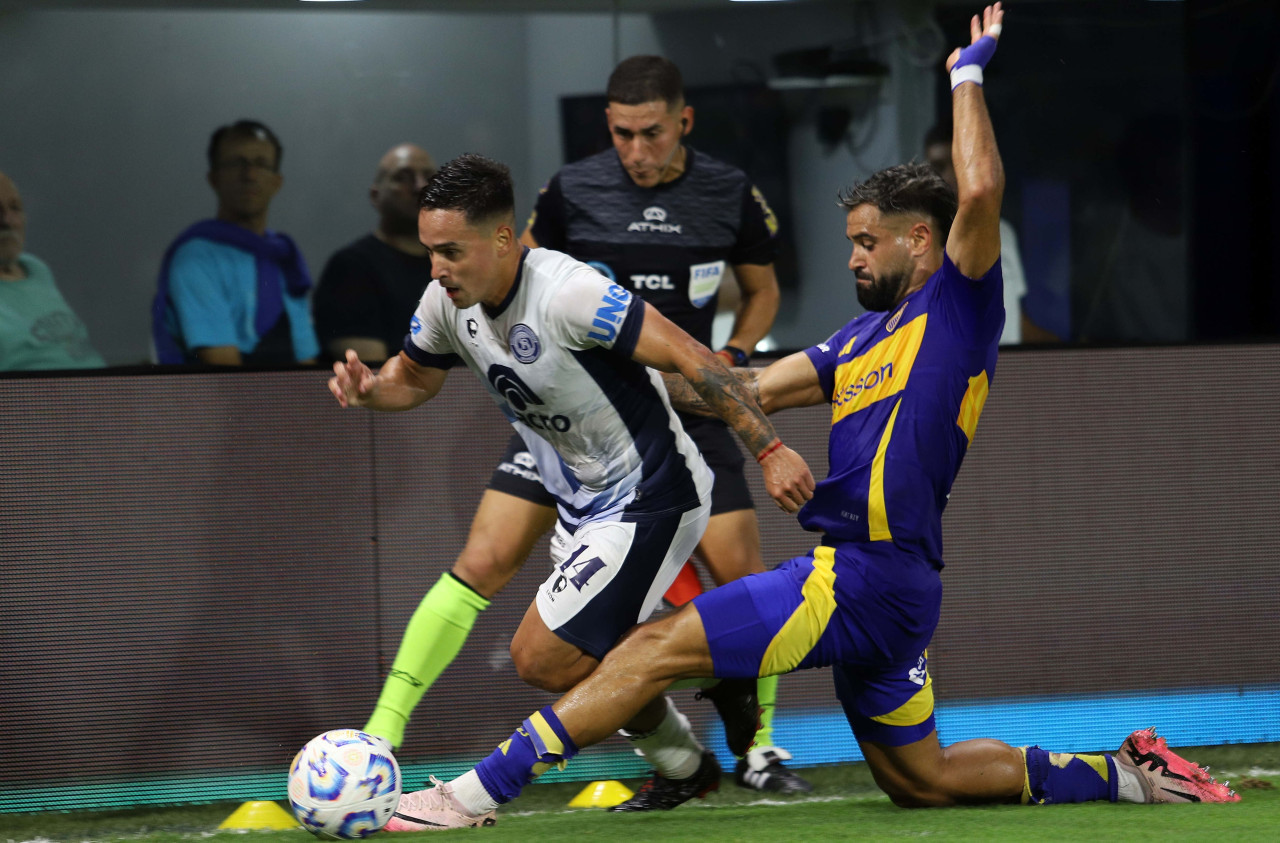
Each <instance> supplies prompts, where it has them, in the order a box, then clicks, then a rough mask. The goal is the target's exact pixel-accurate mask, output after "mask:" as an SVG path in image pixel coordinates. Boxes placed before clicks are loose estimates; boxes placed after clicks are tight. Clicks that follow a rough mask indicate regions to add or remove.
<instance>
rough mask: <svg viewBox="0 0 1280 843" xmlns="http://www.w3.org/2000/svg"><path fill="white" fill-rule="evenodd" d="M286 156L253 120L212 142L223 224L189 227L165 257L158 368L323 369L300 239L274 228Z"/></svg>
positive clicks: (157, 317) (156, 325)
mask: <svg viewBox="0 0 1280 843" xmlns="http://www.w3.org/2000/svg"><path fill="white" fill-rule="evenodd" d="M282 154H283V150H282V148H281V146H280V141H279V139H278V138H277V137H276V136H275V133H274V132H272V131H271V130H270V129H268V128H267V127H266V126H264V125H263V124H261V123H258V122H255V121H253V120H240V121H238V122H236V123H232V124H230V125H227V126H222V127H220V128H219V129H217V130H216V131H215V132H214V133H213V137H212V138H210V140H209V150H208V157H209V174H208V176H207V178H208V182H209V186H210V187H212V188H213V192H214V193H215V194H216V195H217V197H218V211H217V216H216V218H215V219H211V220H202V221H200V222H198V223H196V224H195V225H192V226H190V227H189V228H187V230H186V231H184V232H182V234H180V235H178V239H177V240H175V241H174V242H173V243H172V244H171V245H170V246H169V249H168V251H166V252H165V256H164V262H163V263H162V265H161V268H160V279H159V284H158V289H157V292H156V298H155V303H154V305H153V308H152V314H151V315H152V339H153V341H154V343H155V352H156V359H157V360H158V361H159V362H160V363H209V364H213V365H219V366H240V365H243V364H254V365H266V366H277V365H281V364H287V363H295V362H296V363H311V362H314V361H315V358H316V356H317V355H318V354H319V352H320V348H319V345H318V343H317V342H316V334H315V329H314V328H313V327H312V324H311V310H310V307H309V303H308V300H307V294H308V292H309V291H310V290H311V274H310V272H308V270H307V263H306V261H305V260H303V257H302V253H301V252H300V251H298V247H297V245H295V244H294V242H293V240H292V239H290V238H289V236H288V235H287V234H281V233H280V232H278V231H271V230H270V229H268V228H267V212H268V210H269V209H270V207H271V200H272V199H274V198H275V195H276V193H278V192H279V190H280V188H281V186H282V185H283V184H284V176H282V175H281V174H280V158H281V155H282Z"/></svg>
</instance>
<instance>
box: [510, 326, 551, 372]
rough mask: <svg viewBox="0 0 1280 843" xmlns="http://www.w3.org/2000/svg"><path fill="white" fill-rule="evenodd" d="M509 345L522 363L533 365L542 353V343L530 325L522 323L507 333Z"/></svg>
mask: <svg viewBox="0 0 1280 843" xmlns="http://www.w3.org/2000/svg"><path fill="white" fill-rule="evenodd" d="M507 345H509V346H510V347H511V353H512V354H514V355H515V357H516V359H517V360H519V361H520V362H521V363H532V362H533V361H534V360H537V359H538V355H539V354H541V353H542V342H541V341H540V340H539V339H538V335H537V334H535V333H534V332H533V329H532V328H530V327H529V326H528V325H526V324H524V323H523V322H520V323H518V324H516V325H513V326H512V327H511V330H510V331H509V332H508V333H507Z"/></svg>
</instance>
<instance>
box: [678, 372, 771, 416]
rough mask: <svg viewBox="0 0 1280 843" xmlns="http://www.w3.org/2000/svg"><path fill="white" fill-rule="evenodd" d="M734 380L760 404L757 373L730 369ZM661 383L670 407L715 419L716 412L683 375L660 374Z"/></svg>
mask: <svg viewBox="0 0 1280 843" xmlns="http://www.w3.org/2000/svg"><path fill="white" fill-rule="evenodd" d="M729 371H730V372H731V373H732V374H733V376H734V377H735V378H737V379H738V380H739V381H740V382H741V383H742V384H743V385H744V386H746V388H747V390H748V391H749V392H750V393H751V397H752V399H753V400H754V401H755V402H756V403H757V404H759V403H760V384H759V372H758V370H756V369H730V370H729ZM662 381H663V383H664V384H666V387H667V395H668V397H669V398H670V399H671V406H672V407H675V408H676V409H677V410H679V411H680V412H682V413H688V414H689V415H693V416H707V417H715V416H716V415H717V413H716V411H715V410H714V409H713V408H712V407H711V406H710V405H709V404H707V402H706V401H703V400H702V396H701V395H699V394H698V392H697V390H695V389H694V388H693V385H692V384H691V383H689V381H688V380H686V379H685V377H684V376H683V375H679V374H673V373H671V372H663V373H662Z"/></svg>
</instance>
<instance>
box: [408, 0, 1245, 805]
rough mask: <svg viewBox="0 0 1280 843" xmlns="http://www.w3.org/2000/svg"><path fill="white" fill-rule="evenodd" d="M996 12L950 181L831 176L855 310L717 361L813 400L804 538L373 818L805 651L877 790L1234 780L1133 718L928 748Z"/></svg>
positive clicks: (676, 392) (997, 297)
mask: <svg viewBox="0 0 1280 843" xmlns="http://www.w3.org/2000/svg"><path fill="white" fill-rule="evenodd" d="M1002 22H1003V11H1002V9H1001V7H1000V4H999V3H997V4H995V5H994V6H991V7H988V8H987V9H985V10H984V12H983V15H982V17H981V18H979V17H977V16H975V17H974V18H973V20H972V23H971V30H972V41H973V43H972V45H971V46H969V47H968V48H966V49H964V50H956V51H955V52H954V53H953V54H952V55H951V57H950V58H949V59H948V62H947V69H948V70H949V71H950V73H951V80H952V110H953V113H954V121H955V138H954V142H953V149H952V152H953V157H954V160H955V164H956V177H957V183H958V184H957V190H956V192H955V193H953V192H952V191H951V189H950V188H949V187H948V186H947V185H946V183H945V182H943V180H942V179H941V178H940V177H939V176H937V175H936V174H935V173H933V171H932V170H931V169H930V168H929V167H928V166H927V165H925V164H910V165H905V166H899V167H892V168H889V169H887V170H883V171H881V172H878V173H876V174H874V175H873V176H871V177H870V178H869V179H867V180H866V181H865V182H863V183H862V184H859V185H857V186H855V187H854V188H852V189H851V190H848V191H846V192H845V193H844V194H843V195H842V196H841V204H842V205H843V207H844V209H845V211H846V228H845V233H846V235H847V236H848V238H849V240H850V241H851V242H852V244H853V249H852V254H851V255H850V258H849V269H850V270H852V271H853V273H854V276H855V278H856V279H857V281H856V283H857V295H858V300H859V302H861V303H862V305H863V307H865V308H866V309H867V310H868V312H867V313H865V314H863V315H861V316H859V317H857V318H856V319H854V320H853V321H851V322H850V323H849V324H847V325H846V326H845V327H843V328H841V329H840V330H839V331H837V332H836V333H835V334H834V335H833V336H832V337H831V338H830V339H828V340H826V341H825V342H822V343H820V344H818V345H816V346H814V347H813V348H810V349H808V350H806V351H803V352H800V353H798V354H794V355H792V356H790V357H787V358H784V359H782V360H779V361H778V362H776V363H774V364H773V365H771V366H769V367H768V368H765V369H763V370H754V371H751V370H736V371H737V372H739V373H740V377H742V378H743V380H744V381H746V382H747V383H748V384H749V385H751V386H752V387H753V388H754V389H755V390H756V391H757V395H758V396H759V400H760V404H761V406H762V407H763V408H764V409H765V410H766V411H773V410H780V409H784V408H787V407H796V406H806V405H814V404H822V403H826V404H829V405H830V407H831V439H830V446H829V458H830V466H831V471H830V474H829V475H828V476H827V478H826V479H825V480H823V481H822V482H821V483H819V484H818V486H817V489H816V490H815V492H814V496H813V498H812V499H811V500H809V501H808V503H806V504H805V506H804V507H803V508H802V509H801V510H800V513H799V518H800V523H801V525H802V526H804V527H805V528H806V529H809V530H813V531H816V532H820V533H822V534H823V538H822V541H821V544H820V545H819V546H818V547H817V548H815V549H814V550H813V552H812V553H810V554H808V555H805V556H801V557H797V558H795V559H791V560H790V561H788V562H785V563H783V564H782V565H780V566H779V567H777V568H775V569H774V570H772V571H769V572H766V573H762V574H756V575H753V576H750V577H746V578H744V579H740V580H736V581H734V582H731V583H728V584H727V585H723V586H720V587H719V588H717V589H715V590H713V591H711V592H708V593H706V594H703V595H701V596H699V597H697V598H695V599H694V601H693V603H692V604H691V605H689V606H686V607H685V608H683V609H681V610H680V611H679V612H677V613H675V614H674V615H671V616H669V617H667V618H665V619H663V620H661V621H658V622H655V623H652V624H645V625H643V626H640V627H637V628H636V629H634V630H633V631H632V632H631V634H630V635H629V637H628V638H626V639H625V640H624V641H623V643H622V644H621V645H619V646H618V647H616V648H615V649H614V650H613V651H612V652H611V653H610V654H609V655H608V656H607V657H606V658H605V659H604V661H603V662H602V663H601V664H600V666H599V667H598V668H597V669H596V671H595V672H594V673H593V674H592V675H591V676H590V677H588V678H587V679H586V680H585V681H583V682H582V683H581V684H579V685H577V686H576V687H575V688H574V689H573V690H572V691H570V692H569V693H568V694H567V695H565V696H564V697H562V698H561V699H560V700H559V701H558V702H556V703H555V704H554V705H551V706H547V707H545V708H543V709H541V710H540V711H537V712H535V713H534V714H533V715H532V716H531V717H530V718H529V719H528V720H526V721H525V722H524V724H523V725H522V726H521V728H519V729H518V730H516V732H515V733H514V734H513V735H512V736H511V738H510V739H509V740H507V741H505V742H504V743H503V744H502V745H501V746H500V747H499V749H498V750H496V751H495V752H494V753H493V754H492V755H490V756H489V758H487V759H485V760H484V761H483V762H481V763H480V765H479V766H477V767H476V769H475V770H473V771H471V772H469V773H466V774H464V775H463V776H461V777H459V778H458V779H456V780H454V781H453V782H450V783H448V784H438V785H437V786H436V787H434V788H431V789H429V790H426V791H421V792H419V793H414V794H408V795H406V796H405V797H404V798H403V799H402V801H401V803H400V806H399V808H398V810H397V813H396V818H397V820H396V821H394V827H396V828H413V829H420V828H424V827H435V826H455V827H456V826H465V825H476V824H480V823H486V822H492V820H493V813H492V812H493V809H494V808H495V807H496V806H497V804H499V803H502V802H506V801H508V800H509V799H511V798H514V796H515V795H516V794H518V793H519V792H520V789H521V788H522V787H523V786H524V785H525V784H526V783H527V782H528V781H530V780H532V778H533V777H534V776H535V775H536V774H538V773H540V772H541V771H543V770H545V769H547V768H549V767H550V766H551V765H555V764H558V763H561V762H563V761H565V760H567V759H568V758H570V757H572V756H573V755H574V754H575V753H576V752H577V751H578V749H579V748H581V747H584V746H587V745H589V744H592V743H595V742H597V741H600V740H603V739H604V738H606V737H608V736H609V735H610V734H612V733H613V731H614V730H615V729H617V728H618V726H619V725H621V724H622V723H623V722H625V721H626V720H627V719H628V718H630V717H632V716H634V715H635V713H636V712H637V711H639V710H640V707H641V706H642V705H644V703H645V702H646V701H647V700H649V699H652V698H653V697H654V696H655V695H656V694H659V693H661V692H662V691H663V690H664V689H665V688H667V686H668V685H669V684H670V683H671V682H672V681H673V680H676V679H682V678H691V677H698V676H705V675H708V674H711V675H715V676H720V677H743V676H756V675H769V674H780V673H786V672H788V671H791V670H797V669H800V668H808V667H825V666H830V667H831V668H832V671H833V673H834V676H835V686H836V696H837V697H838V698H839V700H840V702H841V705H842V706H843V707H844V710H845V713H846V716H847V718H848V720H849V725H850V726H851V727H852V729H853V733H854V735H855V736H856V737H857V739H858V743H859V745H860V746H861V748H862V752H863V754H864V756H865V757H866V759H867V763H868V765H869V766H870V767H871V771H872V773H873V775H874V777H875V780H876V783H877V784H878V785H879V786H880V787H881V788H882V789H883V790H884V791H885V792H886V793H888V795H889V796H890V798H891V799H892V800H893V802H894V803H895V804H897V805H901V806H904V807H923V806H939V805H953V804H957V803H972V802H1016V801H1019V800H1021V801H1023V802H1027V803H1056V802H1080V801H1089V800H1101V799H1109V800H1111V801H1121V800H1124V801H1134V802H1164V801H1234V799H1235V798H1237V797H1235V795H1234V794H1232V793H1231V792H1230V791H1229V790H1228V789H1227V788H1226V787H1225V786H1224V785H1221V784H1218V783H1216V782H1214V781H1213V780H1212V779H1211V778H1209V776H1208V774H1207V773H1206V772H1204V771H1203V770H1201V769H1200V768H1199V767H1197V766H1195V765H1194V764H1191V763H1189V762H1187V761H1185V760H1184V759H1182V758H1179V757H1178V756H1177V755H1175V754H1173V753H1172V752H1170V751H1169V749H1168V747H1167V746H1166V745H1165V743H1164V741H1163V739H1160V738H1157V737H1155V735H1154V733H1153V732H1152V731H1150V730H1143V731H1139V732H1134V733H1133V734H1132V735H1130V736H1129V738H1127V739H1126V740H1125V741H1124V744H1123V745H1122V746H1121V749H1120V752H1118V753H1117V754H1116V755H1114V756H1112V755H1071V754H1067V753H1050V752H1046V751H1045V750H1042V749H1040V748H1039V747H1026V748H1022V749H1019V748H1015V747H1012V746H1009V745H1008V744H1005V743H1002V742H1000V741H995V740H986V739H980V740H970V741H963V742H961V743H958V744H954V745H952V746H949V747H945V748H944V747H943V746H942V745H941V744H940V743H939V741H938V735H937V732H936V730H935V728H934V714H933V686H932V679H931V677H930V675H929V670H928V663H927V657H926V652H925V648H926V647H927V646H928V644H929V640H930V638H931V637H932V635H933V631H934V628H935V627H936V626H937V623H938V615H939V607H940V601H941V597H942V586H941V581H940V578H939V570H940V569H941V568H942V543H941V517H942V510H943V507H944V506H945V505H946V501H947V494H948V492H949V491H950V489H951V484H952V481H953V480H954V479H955V476H956V473H957V472H958V471H959V469H960V463H961V460H962V459H963V458H964V455H965V451H966V450H967V449H968V445H969V442H970V441H971V440H972V438H973V435H974V429H975V427H976V425H977V422H978V417H979V416H980V415H981V413H982V407H983V404H984V403H985V401H986V397H987V390H988V388H989V386H990V383H991V379H992V376H993V374H994V372H995V364H996V344H997V342H998V339H999V336H1000V329H1001V326H1002V324H1003V322H1004V307H1003V304H1002V298H1001V276H1000V233H999V232H1000V200H1001V195H1002V192H1003V188H1004V175H1003V171H1002V167H1001V163H1000V156H999V153H998V152H997V150H996V143H995V136H994V132H993V130H992V127H991V120H990V118H989V116H988V114H987V109H986V104H985V100H984V98H983V93H982V87H981V82H982V67H983V65H985V64H986V62H987V60H988V59H990V57H991V55H992V53H994V51H995V46H996V39H997V38H998V37H999V35H1000V31H1001V28H1002ZM667 388H668V391H669V392H670V394H671V400H672V404H673V406H677V407H680V408H683V409H690V410H693V411H698V410H699V409H701V407H702V402H701V401H700V399H698V398H697V396H696V395H695V394H694V393H692V391H691V390H689V389H687V388H684V387H683V386H681V385H680V384H679V383H678V382H677V381H676V380H675V379H671V378H668V379H667ZM705 411H706V410H703V412H705ZM774 446H775V447H781V443H780V442H775V443H774ZM767 453H768V451H767V449H766V450H765V451H764V452H762V456H763V455H764V454H767Z"/></svg>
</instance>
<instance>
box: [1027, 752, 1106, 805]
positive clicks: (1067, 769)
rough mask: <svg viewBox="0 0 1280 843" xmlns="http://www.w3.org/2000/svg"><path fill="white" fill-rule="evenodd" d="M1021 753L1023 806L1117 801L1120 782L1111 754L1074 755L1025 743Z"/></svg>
mask: <svg viewBox="0 0 1280 843" xmlns="http://www.w3.org/2000/svg"><path fill="white" fill-rule="evenodd" d="M1022 756H1023V760H1024V762H1025V763H1026V766H1027V778H1026V784H1025V786H1024V787H1023V790H1022V802H1023V804H1024V805H1025V804H1028V803H1032V804H1036V805H1053V804H1060V803H1063V802H1095V801H1098V800H1101V799H1106V800H1108V801H1111V802H1115V801H1116V798H1117V788H1118V786H1119V782H1118V781H1117V779H1116V762H1115V759H1113V758H1112V757H1111V756H1110V755H1073V754H1071V753H1069V752H1046V751H1045V750H1043V749H1041V748H1040V747H1038V746H1028V747H1024V748H1023V750H1022Z"/></svg>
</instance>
